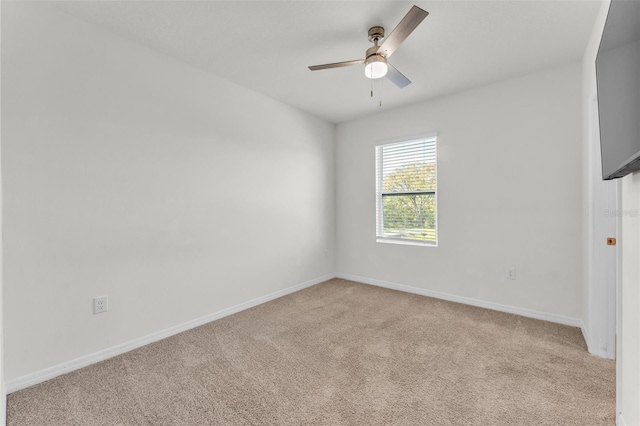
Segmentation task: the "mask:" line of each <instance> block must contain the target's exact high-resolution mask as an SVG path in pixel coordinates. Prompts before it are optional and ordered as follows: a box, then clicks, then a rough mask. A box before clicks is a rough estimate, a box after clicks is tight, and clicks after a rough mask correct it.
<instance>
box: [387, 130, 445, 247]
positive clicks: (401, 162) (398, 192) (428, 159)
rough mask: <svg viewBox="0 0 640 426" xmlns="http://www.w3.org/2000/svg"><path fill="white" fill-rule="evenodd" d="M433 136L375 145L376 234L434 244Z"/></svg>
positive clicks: (434, 147) (434, 179)
mask: <svg viewBox="0 0 640 426" xmlns="http://www.w3.org/2000/svg"><path fill="white" fill-rule="evenodd" d="M436 160H437V159H436V138H435V137H431V138H424V139H417V140H411V141H406V142H398V143H393V144H386V145H380V146H378V147H376V164H377V170H376V171H377V173H376V178H377V179H376V180H377V182H376V192H377V208H376V212H377V216H378V217H377V219H378V220H377V237H378V239H379V240H380V239H383V240H398V241H410V242H414V243H424V244H435V243H436V241H437V230H436V220H437V217H436V187H437V178H436V165H437V161H436Z"/></svg>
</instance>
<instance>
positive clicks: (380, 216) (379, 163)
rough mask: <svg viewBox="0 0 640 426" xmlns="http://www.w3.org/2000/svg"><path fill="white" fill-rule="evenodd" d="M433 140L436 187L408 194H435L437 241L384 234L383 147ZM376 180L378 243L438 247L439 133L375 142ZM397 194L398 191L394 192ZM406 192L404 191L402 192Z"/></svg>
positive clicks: (408, 192)
mask: <svg viewBox="0 0 640 426" xmlns="http://www.w3.org/2000/svg"><path fill="white" fill-rule="evenodd" d="M430 139H432V140H433V146H434V149H435V157H436V160H435V181H436V185H435V189H433V190H426V191H407V192H406V194H416V193H423V194H431V193H432V194H433V195H434V201H435V208H434V215H435V218H434V223H435V230H436V238H435V241H420V240H412V239H404V238H393V237H386V236H384V235H383V234H384V212H383V201H382V198H383V195H384V193H385V192H384V191H383V190H382V188H383V173H382V169H383V158H382V147H385V146H389V145H397V144H401V143H410V142H416V141H421V140H430ZM375 181H376V188H375V191H376V242H377V243H385V244H401V245H411V246H421V247H438V240H439V237H440V230H439V227H438V216H439V215H438V206H439V203H438V133H437V132H429V133H421V134H418V135H413V136H407V137H401V138H393V139H385V140H381V141H378V142H376V144H375ZM394 193H395V194H397V192H394ZM402 194H404V193H402Z"/></svg>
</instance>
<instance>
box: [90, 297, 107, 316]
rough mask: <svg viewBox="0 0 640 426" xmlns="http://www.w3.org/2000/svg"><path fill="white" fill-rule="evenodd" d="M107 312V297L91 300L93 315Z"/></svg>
mask: <svg viewBox="0 0 640 426" xmlns="http://www.w3.org/2000/svg"><path fill="white" fill-rule="evenodd" d="M108 310H109V297H108V296H100V297H94V298H93V313H94V314H101V313H103V312H107V311H108Z"/></svg>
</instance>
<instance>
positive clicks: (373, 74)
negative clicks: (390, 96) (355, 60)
mask: <svg viewBox="0 0 640 426" xmlns="http://www.w3.org/2000/svg"><path fill="white" fill-rule="evenodd" d="M365 63H366V65H365V67H364V75H365V76H367V77H368V78H370V79H372V80H375V79H377V78H382V77H384V76H385V75H387V71H388V67H387V61H386V60H385V59H384V58H383V57H382V56H378V55H376V56H370V57H369V58H367V61H366V62H365Z"/></svg>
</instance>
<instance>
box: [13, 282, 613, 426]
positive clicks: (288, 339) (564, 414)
mask: <svg viewBox="0 0 640 426" xmlns="http://www.w3.org/2000/svg"><path fill="white" fill-rule="evenodd" d="M614 412H615V363H614V362H613V361H608V360H604V359H599V358H596V357H593V356H591V355H589V354H588V353H587V351H586V348H585V344H584V341H583V339H582V335H581V333H580V331H579V330H578V329H577V328H574V327H567V326H562V325H558V324H553V323H549V322H544V321H538V320H532V319H527V318H523V317H519V316H516V315H510V314H505V313H500V312H494V311H489V310H486V309H481V308H475V307H470V306H465V305H460V304H455V303H450V302H445V301H441V300H436V299H431V298H428V297H423V296H417V295H412V294H406V293H401V292H397V291H392V290H387V289H383V288H377V287H372V286H368V285H363V284H357V283H354V282H350V281H344V280H338V279H336V280H331V281H328V282H326V283H323V284H319V285H317V286H314V287H311V288H308V289H306V290H303V291H300V292H297V293H294V294H292V295H289V296H286V297H283V298H280V299H277V300H274V301H272V302H269V303H266V304H264V305H261V306H258V307H255V308H253V309H249V310H246V311H243V312H240V313H238V314H235V315H232V316H229V317H226V318H223V319H220V320H218V321H215V322H213V323H210V324H207V325H204V326H201V327H198V328H196V329H193V330H190V331H187V332H184V333H182V334H179V335H176V336H173V337H171V338H168V339H165V340H163V341H160V342H157V343H154V344H151V345H148V346H145V347H143V348H140V349H137V350H134V351H132V352H129V353H126V354H123V355H120V356H117V357H115V358H112V359H109V360H107V361H104V362H101V363H99V364H96V365H93V366H90V367H87V368H84V369H82V370H78V371H75V372H72V373H69V374H67V375H65V376H62V377H58V378H56V379H53V380H50V381H48V382H45V383H42V384H40V385H37V386H33V387H31V388H29V389H25V390H22V391H19V392H16V393H13V394H11V395H10V396H9V399H8V424H9V425H10V426H18V425H38V426H40V425H92V426H93V425H483V426H484V425H554V426H556V425H613V424H614V423H615V420H614V419H615V416H614Z"/></svg>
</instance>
